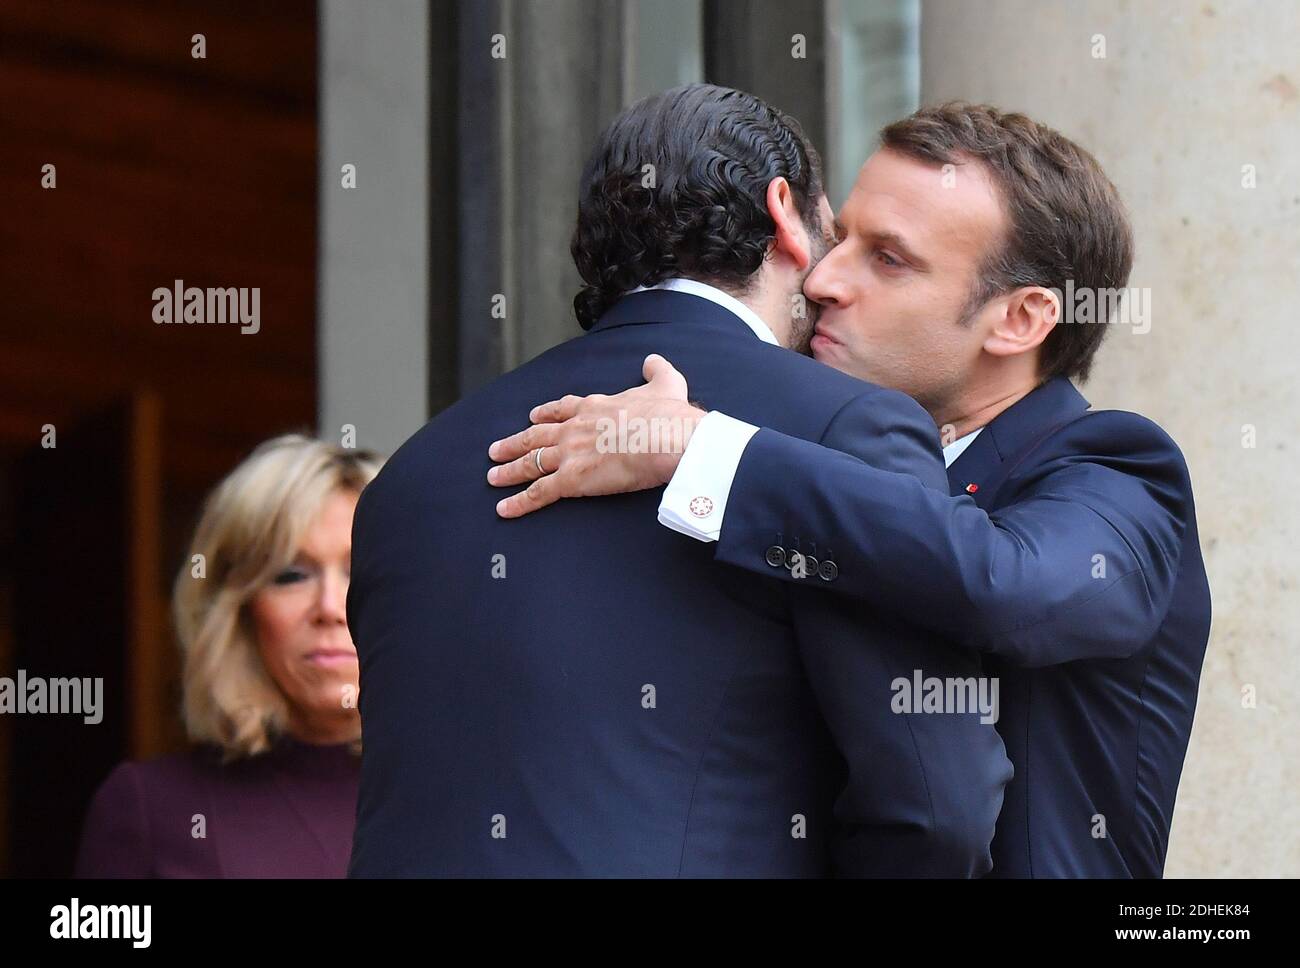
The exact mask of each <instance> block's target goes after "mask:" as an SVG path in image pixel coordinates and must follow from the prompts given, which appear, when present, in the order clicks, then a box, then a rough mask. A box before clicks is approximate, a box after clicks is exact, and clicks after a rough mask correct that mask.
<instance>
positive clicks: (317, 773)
mask: <svg viewBox="0 0 1300 968" xmlns="http://www.w3.org/2000/svg"><path fill="white" fill-rule="evenodd" d="M379 464H380V462H379V460H378V458H376V457H375V456H374V455H372V454H368V453H364V452H358V451H351V450H345V449H343V448H340V447H336V446H333V445H330V444H326V443H322V442H321V441H318V440H312V439H310V438H307V437H303V436H299V435H296V434H291V435H287V436H283V437H277V438H275V439H273V440H269V441H267V442H266V443H264V444H262V445H261V446H260V447H258V448H257V450H256V451H254V452H253V454H252V455H251V456H249V457H248V458H247V459H246V460H245V461H244V462H243V463H242V464H240V465H239V467H237V468H236V469H235V470H234V471H233V472H232V473H231V474H230V475H229V476H228V477H227V478H226V479H225V480H224V481H222V482H221V484H220V485H218V487H217V488H216V490H215V491H213V493H212V494H211V496H210V497H209V498H208V501H207V504H206V505H205V507H204V510H203V515H202V518H201V519H200V521H199V525H198V528H197V530H196V532H195V535H194V540H193V543H192V546H191V548H190V554H189V555H188V556H187V559H186V561H185V563H184V566H183V567H182V568H181V571H180V573H179V574H178V575H177V578H176V583H175V586H174V589H173V609H174V615H175V620H176V628H177V631H178V634H179V638H180V645H181V650H182V653H183V656H184V693H183V694H184V702H183V705H184V717H185V725H186V730H187V732H188V733H189V736H190V739H191V740H193V741H194V743H195V744H196V746H195V748H194V750H193V751H192V752H190V753H188V754H182V755H176V756H167V757H162V758H160V759H157V760H152V761H149V762H145V763H130V762H129V763H123V764H121V765H119V766H118V767H117V768H116V769H115V770H114V771H113V772H112V773H111V774H110V775H109V777H108V779H107V780H105V782H104V784H103V785H102V786H101V787H100V788H99V790H98V792H97V793H96V794H95V797H94V800H93V801H92V803H91V806H90V810H89V812H88V814H87V818H86V824H85V828H84V830H83V832H82V841H81V850H80V852H79V855H78V859H77V874H78V875H79V876H82V877H115V876H138V877H259V876H260V877H341V876H343V875H344V874H345V873H346V872H347V864H348V854H349V852H350V849H351V844H352V829H353V823H354V811H355V806H356V793H357V780H358V776H359V769H360V758H359V755H358V754H359V753H360V737H361V722H360V718H359V716H358V713H357V703H356V699H357V691H358V681H357V679H358V669H357V655H356V649H355V647H354V646H353V644H352V637H351V636H350V635H349V633H348V627H347V616H346V613H345V611H344V607H345V600H346V595H347V588H348V575H349V570H350V564H349V561H350V553H351V536H352V514H353V509H354V508H355V507H356V502H357V497H358V495H359V494H360V492H361V489H362V488H363V487H365V485H366V484H368V483H369V482H370V480H371V479H372V478H373V477H374V476H375V474H376V473H377V472H378V470H379ZM199 556H201V557H199Z"/></svg>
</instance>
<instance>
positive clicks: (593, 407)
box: [493, 104, 1210, 877]
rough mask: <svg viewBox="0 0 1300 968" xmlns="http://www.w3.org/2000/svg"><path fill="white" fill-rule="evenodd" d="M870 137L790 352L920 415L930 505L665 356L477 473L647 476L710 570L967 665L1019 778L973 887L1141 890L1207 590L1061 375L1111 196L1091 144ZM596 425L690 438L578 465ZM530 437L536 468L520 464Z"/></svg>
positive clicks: (1186, 502) (1178, 512) (1041, 134)
mask: <svg viewBox="0 0 1300 968" xmlns="http://www.w3.org/2000/svg"><path fill="white" fill-rule="evenodd" d="M882 142H883V147H882V149H881V150H880V151H878V152H877V153H876V154H875V155H873V156H872V157H871V158H870V159H868V161H867V163H866V164H865V165H864V166H863V169H862V172H861V174H860V175H859V178H858V182H857V185H856V186H855V188H854V191H853V194H852V195H851V196H850V198H849V200H848V201H847V202H846V204H845V206H844V209H843V210H842V212H841V217H840V221H841V225H840V226H839V235H840V237H841V242H840V244H839V245H837V247H836V248H835V249H834V250H833V251H832V252H831V253H830V254H829V255H828V256H827V257H826V258H825V259H824V260H822V261H821V263H820V264H819V265H818V267H817V268H816V269H815V270H814V271H813V273H812V274H811V275H810V276H809V278H808V280H807V282H806V283H805V287H804V291H805V293H806V294H807V295H808V296H809V297H810V298H812V299H814V300H816V301H817V303H818V304H820V305H821V307H822V313H821V315H820V318H819V321H818V323H817V327H816V330H817V335H816V336H815V337H814V338H813V340H812V343H811V347H812V350H813V353H814V355H815V356H816V358H817V359H818V360H821V361H823V362H827V363H830V364H831V365H833V366H835V367H837V368H838V369H841V370H843V371H845V372H848V373H852V374H854V375H857V376H860V377H862V378H864V379H869V380H872V381H874V382H876V383H879V384H881V385H883V386H889V387H893V388H895V389H901V390H904V391H905V392H907V393H908V394H909V395H911V396H912V397H914V398H915V399H917V400H918V401H920V402H921V403H922V404H924V405H925V407H926V409H927V410H928V411H929V412H930V414H931V416H932V418H933V421H934V423H935V424H936V425H938V426H939V428H940V430H941V437H942V439H943V442H944V443H945V445H946V446H945V447H944V463H945V464H947V465H948V467H947V473H948V477H949V487H950V493H949V494H939V493H936V492H935V491H934V490H932V489H929V488H927V487H926V486H925V485H924V484H923V483H922V482H921V481H920V480H919V479H914V478H911V477H908V476H904V475H899V474H895V473H892V472H891V471H890V469H888V468H884V467H881V466H879V465H874V461H873V459H872V458H869V457H868V458H865V459H862V460H860V459H856V457H855V456H851V455H845V454H842V453H835V452H833V451H831V450H828V449H826V448H824V447H819V446H817V445H816V444H815V443H810V442H808V441H806V440H796V439H793V438H792V437H790V436H788V435H784V434H782V433H779V432H775V428H771V427H770V426H769V425H766V424H761V423H759V422H755V421H751V420H749V419H748V418H742V420H741V421H737V420H734V419H732V417H729V416H727V415H726V408H724V407H721V406H718V405H717V404H715V403H714V402H713V401H712V400H709V399H708V398H707V397H701V399H704V400H706V402H707V403H708V405H709V406H710V407H713V408H715V412H713V413H710V414H709V415H708V416H702V414H701V413H700V412H699V411H698V410H695V409H694V408H692V407H690V406H689V405H688V404H687V403H686V402H685V400H686V392H685V391H686V386H685V385H683V384H682V383H681V380H680V375H679V374H677V373H676V371H674V370H673V369H672V367H671V366H670V365H669V364H668V363H667V362H666V361H664V360H662V359H660V360H655V361H652V363H650V364H649V365H648V366H647V378H648V379H649V380H650V382H649V383H648V384H647V385H646V386H644V387H639V388H637V389H635V390H631V391H627V392H626V393H622V394H618V395H616V396H613V397H609V398H604V399H596V400H585V401H583V400H577V399H572V398H570V399H566V400H564V401H560V402H558V403H553V404H550V405H547V406H545V407H541V408H539V410H538V412H537V413H536V414H535V415H534V419H535V420H537V421H538V423H537V425H536V426H534V427H532V428H530V429H529V430H527V431H525V432H522V433H521V434H517V435H515V436H514V437H512V438H510V439H509V440H507V441H504V442H499V443H498V444H496V445H494V448H493V456H494V457H495V458H497V459H499V460H512V459H513V462H512V463H511V464H509V465H508V466H505V467H503V468H501V469H500V470H499V471H498V472H496V473H495V474H494V477H495V482H496V483H498V484H500V485H508V484H515V483H519V482H521V481H524V480H531V481H533V483H532V484H531V485H530V487H529V488H528V490H527V491H525V492H522V493H520V494H518V495H514V496H512V497H510V498H507V499H506V500H505V501H503V502H502V505H501V508H500V511H501V513H502V514H503V515H505V516H507V517H515V516H519V515H521V514H527V513H529V512H531V511H533V510H536V509H537V508H540V507H543V506H545V505H547V504H549V503H551V502H552V501H554V500H556V499H558V498H560V497H567V496H570V495H576V494H601V493H609V492H621V491H630V490H635V489H637V488H641V487H652V486H657V485H659V484H664V483H667V484H668V485H669V486H668V488H667V490H666V492H665V494H664V500H663V502H662V504H661V506H660V508H659V517H660V520H661V521H662V522H663V523H664V524H665V525H667V526H668V527H671V528H673V529H675V530H679V531H682V532H684V533H686V534H688V535H690V536H692V537H695V538H697V539H699V540H701V541H708V542H716V545H715V549H714V550H715V558H716V560H717V561H719V562H723V563H726V564H727V565H731V566H738V567H740V568H744V569H747V570H749V571H751V572H753V573H755V574H767V575H769V576H772V577H775V578H778V579H780V580H782V581H784V582H787V583H791V584H795V585H802V586H805V587H809V588H817V589H821V590H823V593H826V592H834V593H839V594H840V595H843V596H846V597H848V598H850V599H853V600H856V601H859V602H862V603H865V604H867V605H869V606H871V607H872V608H871V611H869V612H864V614H871V615H875V614H878V612H879V610H883V609H888V610H891V611H893V612H895V613H896V614H897V615H899V616H900V617H902V618H903V619H904V620H906V621H909V622H913V623H917V624H920V625H923V626H924V627H926V628H928V629H931V630H932V631H935V632H937V633H939V634H941V635H943V636H944V637H945V638H946V640H948V641H950V642H952V643H953V644H954V645H956V646H960V647H964V648H966V649H968V650H969V652H970V654H972V655H977V654H978V655H984V656H986V657H987V662H986V670H987V671H989V672H991V673H993V674H995V675H996V677H997V678H998V679H999V680H1000V682H1001V684H1002V687H1003V693H1002V697H1001V698H1002V707H1003V715H1002V718H1001V720H1000V721H999V723H998V729H999V731H1000V732H1001V733H1002V736H1003V738H1004V740H1005V741H1006V745H1007V750H1008V753H1009V755H1010V756H1011V760H1012V763H1013V764H1014V766H1015V778H1014V779H1013V781H1012V783H1011V784H1010V786H1009V787H1008V788H1007V797H1006V803H1005V806H1004V808H1003V811H1002V816H1001V818H1000V819H999V822H998V833H997V837H996V839H995V841H994V845H993V856H994V874H996V875H998V876H1022V877H1029V876H1035V877H1063V876H1113V877H1139V876H1140V877H1155V876H1159V875H1160V874H1161V873H1162V872H1163V868H1164V861H1165V854H1166V849H1167V844H1168V836H1169V829H1170V823H1171V819H1172V815H1173V808H1174V799H1175V794H1176V792H1177V787H1178V779H1179V776H1180V774H1181V771H1182V765H1183V759H1184V756H1185V754H1186V750H1187V744H1188V738H1189V736H1190V733H1191V727H1192V718H1193V713H1194V711H1195V706H1196V696H1197V686H1198V682H1199V678H1200V670H1201V664H1202V661H1203V658H1204V653H1205V647H1206V642H1207V638H1208V633H1209V622H1210V598H1209V588H1208V584H1207V581H1206V576H1205V569H1204V565H1203V563H1202V560H1201V552H1200V546H1199V542H1198V539H1197V531H1196V516H1195V509H1194V504H1193V500H1192V490H1191V483H1190V480H1189V477H1188V473H1187V467H1186V465H1185V463H1184V461H1183V457H1182V454H1181V453H1180V452H1179V450H1178V447H1177V446H1176V445H1175V444H1174V442H1173V441H1172V440H1170V439H1169V437H1168V436H1167V435H1166V434H1165V433H1164V432H1163V431H1162V430H1160V428H1158V427H1157V426H1156V425H1155V424H1153V423H1151V421H1149V420H1146V419H1145V418H1143V417H1140V416H1137V415H1136V414H1131V413H1122V412H1115V411H1111V412H1100V413H1094V412H1090V411H1089V409H1088V403H1087V401H1086V400H1084V398H1083V397H1082V396H1081V395H1080V394H1079V392H1078V391H1077V390H1076V389H1075V388H1074V386H1073V385H1072V384H1071V382H1070V377H1077V378H1085V377H1086V376H1087V373H1088V369H1089V367H1090V365H1091V362H1092V358H1093V355H1094V353H1095V352H1096V350H1097V348H1098V346H1099V344H1100V342H1101V339H1102V336H1103V335H1104V333H1105V331H1106V329H1107V325H1108V324H1114V321H1115V317H1113V316H1108V315H1107V314H1106V313H1105V312H1104V311H1102V312H1101V313H1100V315H1092V316H1089V315H1088V314H1087V313H1085V312H1082V311H1081V309H1082V308H1083V307H1084V306H1091V307H1093V308H1094V309H1095V307H1097V306H1105V305H1107V304H1109V303H1111V301H1112V300H1113V299H1114V297H1115V295H1116V293H1117V292H1119V291H1122V290H1124V288H1125V287H1127V283H1128V275H1129V269H1130V266H1131V262H1132V254H1131V253H1132V240H1131V234H1130V230H1129V227H1128V222H1127V218H1126V216H1125V214H1124V210H1123V206H1122V205H1121V203H1120V201H1119V198H1118V195H1117V193H1116V192H1115V189H1114V186H1113V185H1111V184H1110V182H1109V181H1108V180H1107V179H1106V177H1105V175H1104V173H1103V172H1102V171H1101V169H1100V167H1099V166H1098V165H1097V163H1096V161H1095V160H1094V159H1093V158H1092V157H1091V156H1090V155H1088V153H1087V152H1085V151H1083V149H1081V148H1079V147H1078V146H1077V145H1075V144H1073V143H1072V142H1070V141H1068V140H1067V139H1065V138H1064V137H1062V136H1061V135H1059V134H1058V133H1056V132H1054V131H1052V130H1051V129H1048V128H1046V127H1045V126H1043V125H1041V124H1037V123H1035V122H1033V121H1031V120H1030V119H1028V118H1025V117H1023V116H1021V115H1012V114H1003V113H1001V112H998V111H996V110H994V109H992V108H987V107H977V106H969V105H961V104H957V105H946V106H943V107H938V108H928V109H923V110H921V111H919V112H917V113H916V114H915V115H913V116H911V117H909V118H906V119H904V120H903V121H900V122H897V123H896V124H894V125H891V126H889V127H887V128H886V129H885V131H884V132H883V136H882ZM1129 295H1130V298H1132V297H1133V296H1134V295H1136V296H1137V297H1138V298H1140V297H1141V293H1136V294H1132V293H1130V294H1129ZM1084 296H1086V297H1088V299H1089V300H1090V301H1088V302H1085V301H1083V297H1084ZM1076 299H1077V300H1078V301H1076ZM1132 308H1133V309H1136V310H1138V311H1139V312H1140V308H1139V307H1132ZM1138 322H1139V323H1141V324H1142V325H1144V326H1147V327H1148V328H1149V320H1142V319H1138ZM1136 331H1137V332H1143V331H1144V330H1136ZM656 349H659V348H658V347H656ZM660 352H662V350H660ZM665 355H667V356H669V358H670V359H671V354H665ZM692 388H693V384H692ZM615 412H617V413H620V414H621V415H622V419H625V420H627V419H638V418H643V417H644V415H646V414H653V415H655V416H656V418H658V419H665V420H678V421H681V422H683V423H691V422H692V421H694V422H697V423H698V427H696V428H695V430H694V436H693V437H692V438H691V440H690V443H689V446H688V447H686V449H685V453H684V454H683V455H681V456H680V457H679V458H678V459H675V460H668V461H665V460H664V459H660V460H658V461H656V462H654V463H651V462H647V461H645V460H644V459H643V458H641V457H640V456H639V455H628V454H606V453H594V451H593V448H592V447H591V446H590V443H589V440H588V437H589V433H588V432H587V430H586V429H585V428H587V427H589V426H590V425H591V423H592V422H593V421H596V420H599V419H601V418H602V416H603V415H608V414H610V413H615ZM732 416H733V417H734V416H736V415H732ZM570 418H573V419H570ZM566 420H568V421H569V422H568V423H563V422H561V421H566ZM759 426H762V427H763V428H764V429H761V430H760V429H759ZM537 448H543V449H544V450H543V453H544V454H545V458H546V463H545V464H544V465H543V466H544V467H545V468H546V470H547V472H548V473H547V474H546V475H544V476H539V475H538V474H537V473H535V472H533V471H531V470H530V469H529V468H528V467H527V466H526V464H525V463H524V462H523V461H521V460H519V459H517V455H518V454H519V453H521V452H530V453H536V452H537V450H536V449H537ZM873 465H874V466H873ZM935 466H936V467H937V466H938V464H937V462H936V465H935ZM704 500H707V501H710V502H712V503H714V504H717V505H721V506H722V507H723V508H724V513H721V514H717V515H713V516H711V518H710V519H709V520H708V521H695V520H692V518H691V515H690V514H689V513H687V512H686V511H684V508H686V507H687V506H688V502H692V501H695V502H698V501H704ZM774 546H775V547H777V548H778V549H779V550H784V553H785V554H786V555H787V556H788V555H789V554H791V552H793V551H799V550H802V551H804V552H807V551H809V550H810V549H813V548H814V547H815V549H816V550H815V551H813V552H812V553H813V554H815V555H817V556H819V557H820V559H821V563H822V564H823V565H824V564H825V563H826V562H828V561H833V562H834V571H835V576H834V581H829V582H819V581H815V580H812V579H811V578H809V577H806V576H801V575H799V574H796V573H795V572H793V571H791V570H789V569H786V568H782V567H779V564H780V559H781V555H780V554H777V553H773V552H772V551H771V550H770V549H771V548H773V547H774ZM774 562H775V563H776V565H778V566H775V567H774ZM826 597H833V596H832V595H830V594H827V596H826Z"/></svg>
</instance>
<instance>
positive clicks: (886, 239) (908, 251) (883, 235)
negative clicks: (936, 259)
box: [871, 232, 930, 269]
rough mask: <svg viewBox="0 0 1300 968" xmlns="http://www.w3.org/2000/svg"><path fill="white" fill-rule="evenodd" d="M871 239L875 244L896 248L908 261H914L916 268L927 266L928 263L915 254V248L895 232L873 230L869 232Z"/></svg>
mask: <svg viewBox="0 0 1300 968" xmlns="http://www.w3.org/2000/svg"><path fill="white" fill-rule="evenodd" d="M871 240H872V241H873V242H876V243H877V244H881V245H888V246H892V247H893V248H895V249H898V254H899V255H901V256H902V257H903V258H905V259H906V260H907V261H908V262H911V263H914V264H915V265H916V266H917V268H921V269H925V268H929V265H930V263H929V262H927V261H926V260H925V259H923V258H921V257H920V256H919V255H917V254H916V250H915V249H913V248H912V247H911V246H910V245H908V244H907V242H906V241H905V240H904V239H903V237H902V236H901V235H899V234H898V233H897V232H873V233H871Z"/></svg>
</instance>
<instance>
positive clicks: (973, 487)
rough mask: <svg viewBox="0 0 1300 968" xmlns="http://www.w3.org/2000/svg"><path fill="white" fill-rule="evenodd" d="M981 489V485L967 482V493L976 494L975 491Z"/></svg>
mask: <svg viewBox="0 0 1300 968" xmlns="http://www.w3.org/2000/svg"><path fill="white" fill-rule="evenodd" d="M979 489H980V486H979V485H978V484H967V485H966V493H967V494H974V493H975V492H976V491H978V490H979Z"/></svg>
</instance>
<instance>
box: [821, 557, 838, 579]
mask: <svg viewBox="0 0 1300 968" xmlns="http://www.w3.org/2000/svg"><path fill="white" fill-rule="evenodd" d="M839 574H840V566H839V565H837V564H835V562H833V561H829V560H826V561H823V562H822V563H821V565H820V566H819V567H818V569H817V577H818V578H820V579H821V580H822V581H834V580H835V579H836V578H838V577H839Z"/></svg>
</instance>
